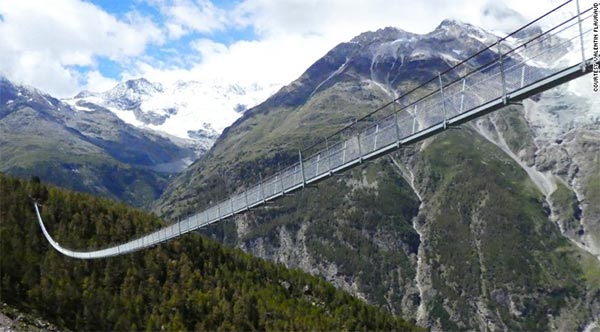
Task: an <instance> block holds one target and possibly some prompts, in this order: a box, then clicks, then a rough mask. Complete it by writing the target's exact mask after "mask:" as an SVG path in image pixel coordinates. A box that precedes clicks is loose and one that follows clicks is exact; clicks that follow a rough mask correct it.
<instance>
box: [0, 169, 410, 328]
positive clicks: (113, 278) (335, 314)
mask: <svg viewBox="0 0 600 332" xmlns="http://www.w3.org/2000/svg"><path fill="white" fill-rule="evenodd" d="M29 195H31V196H33V197H37V198H38V199H39V200H40V201H41V202H42V204H43V205H42V215H43V218H44V220H45V222H46V225H47V227H48V229H49V232H50V233H51V234H52V235H53V236H54V237H55V239H56V240H57V241H59V242H60V243H61V244H62V245H64V246H66V247H71V248H90V247H92V248H93V247H99V246H104V245H106V244H108V243H111V242H115V241H120V240H123V239H125V238H130V237H132V236H134V235H135V234H137V233H140V232H145V231H148V230H150V229H153V228H156V227H158V226H159V225H160V224H161V221H160V220H159V219H158V218H156V217H154V216H151V215H148V214H145V213H142V212H140V211H137V210H134V209H131V208H128V207H126V206H124V205H122V204H117V203H114V202H110V201H107V200H105V199H101V198H97V197H92V196H89V195H85V194H78V193H72V192H67V191H63V190H59V189H56V188H49V187H46V186H44V185H42V184H40V183H39V180H38V181H34V180H32V181H23V180H17V179H14V178H10V177H6V176H3V175H0V204H2V205H1V206H0V220H1V223H0V236H1V239H2V241H1V243H0V249H1V252H2V255H1V256H0V280H1V288H0V291H1V296H2V301H5V302H7V303H9V304H10V305H13V306H17V307H20V308H21V309H23V310H32V311H36V312H39V313H40V314H41V315H42V316H44V317H46V318H47V319H50V320H51V321H53V322H56V324H58V325H59V326H65V327H67V328H70V329H74V330H148V331H154V330H168V331H175V330H244V331H250V330H386V331H388V330H389V331H391V330H396V331H400V330H415V329H417V328H416V327H414V326H412V325H410V324H408V323H407V322H405V321H403V320H402V319H400V318H397V317H394V316H392V315H390V314H389V313H386V312H385V311H383V310H381V309H377V308H375V307H372V306H368V305H366V304H365V303H363V302H362V301H360V300H358V299H356V298H353V297H352V296H350V295H348V294H346V293H344V292H341V291H338V290H336V289H335V288H334V287H333V286H332V285H330V284H328V283H327V282H325V281H323V280H321V279H318V278H316V277H313V276H309V275H307V274H305V273H303V272H301V271H299V270H288V269H286V268H285V267H284V266H282V265H275V264H272V263H269V262H265V261H263V260H260V259H257V258H254V257H252V256H250V255H248V254H244V253H242V252H241V251H239V250H232V249H227V248H225V247H223V246H221V245H219V244H217V243H215V242H213V241H211V240H207V239H206V238H204V237H202V236H201V235H199V234H195V233H194V234H189V235H186V236H185V237H182V238H179V239H176V240H172V241H170V242H169V243H167V244H162V245H160V246H157V247H154V248H152V249H147V250H143V251H140V252H137V253H133V254H130V255H125V256H120V257H116V258H109V259H102V260H94V261H81V260H74V259H71V258H68V257H65V256H63V255H61V254H59V253H58V252H56V251H55V250H54V249H52V248H51V247H50V246H49V245H48V243H47V242H46V240H45V239H44V238H43V236H42V234H41V231H40V229H39V225H38V224H37V221H36V217H35V215H34V210H33V207H32V203H31V200H30V198H29Z"/></svg>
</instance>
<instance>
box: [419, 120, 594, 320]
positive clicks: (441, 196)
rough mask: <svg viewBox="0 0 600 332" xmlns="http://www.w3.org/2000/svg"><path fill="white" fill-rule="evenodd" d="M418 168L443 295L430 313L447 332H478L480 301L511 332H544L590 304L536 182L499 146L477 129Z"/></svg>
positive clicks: (450, 136) (439, 147) (446, 143)
mask: <svg viewBox="0 0 600 332" xmlns="http://www.w3.org/2000/svg"><path fill="white" fill-rule="evenodd" d="M419 168H420V169H421V174H420V176H419V178H421V179H423V180H422V181H423V183H422V184H423V185H424V187H425V188H427V200H428V201H429V202H431V204H430V205H428V206H427V209H426V210H427V213H426V218H427V221H428V223H429V225H430V226H429V236H430V241H429V243H430V245H429V246H428V247H427V260H428V263H429V264H431V266H432V268H433V270H432V280H433V287H434V288H435V289H436V291H437V292H436V294H437V295H436V296H435V297H434V299H433V300H432V301H431V302H430V303H428V306H429V310H430V312H431V313H432V315H433V317H434V318H436V319H440V320H441V322H442V327H443V328H444V329H457V328H465V327H466V328H475V327H476V326H477V325H476V322H475V321H474V319H473V317H472V313H473V312H476V311H477V310H478V309H477V305H476V303H475V302H476V301H475V298H476V297H478V296H480V297H483V298H484V299H486V300H487V309H488V310H490V311H491V312H494V313H497V314H498V316H499V318H500V319H501V320H502V321H503V323H504V324H506V326H507V327H508V328H509V329H512V330H516V329H518V330H521V329H525V330H539V329H545V328H547V327H548V313H553V315H558V313H559V312H560V311H561V309H563V308H567V307H568V306H569V305H573V304H574V303H577V304H578V305H579V304H580V300H582V299H583V298H585V296H584V294H585V289H586V281H588V282H589V281H590V279H589V277H585V271H583V270H582V268H581V266H580V265H579V264H578V262H579V261H580V259H579V257H578V254H579V252H578V251H577V250H576V249H575V248H574V247H573V246H572V244H571V243H570V242H568V241H567V240H566V239H565V238H564V237H562V236H561V235H560V232H559V230H558V228H557V227H556V225H555V224H553V223H551V222H550V221H549V220H548V218H547V215H546V213H547V211H545V210H544V208H543V204H542V201H543V200H542V196H541V194H540V193H539V192H538V191H537V190H536V188H535V187H534V185H533V183H532V182H531V181H530V180H529V178H528V177H527V174H526V173H525V172H524V171H523V170H522V169H521V168H520V167H519V166H518V165H517V164H516V163H515V162H513V161H512V160H511V159H510V158H508V157H507V156H506V155H504V154H503V153H502V152H501V151H500V150H499V149H498V148H497V147H496V146H494V145H492V144H491V143H489V142H487V141H485V140H484V139H482V138H480V137H479V136H477V135H474V134H473V133H472V132H470V130H461V131H453V132H449V133H445V134H443V135H440V136H439V138H437V139H436V140H435V143H432V144H431V145H428V147H427V148H426V149H425V151H424V153H423V154H422V155H421V161H420V167H419ZM587 287H590V288H592V289H593V287H594V285H593V281H592V284H588V285H587ZM511 306H512V307H513V308H516V310H517V311H518V312H520V315H515V314H514V311H513V312H511V310H510V309H509V308H510V307H511ZM492 319H494V318H492ZM458 320H460V321H462V322H467V323H466V326H457V325H455V323H454V322H456V321H458Z"/></svg>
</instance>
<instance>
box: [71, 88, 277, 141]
mask: <svg viewBox="0 0 600 332" xmlns="http://www.w3.org/2000/svg"><path fill="white" fill-rule="evenodd" d="M275 89H276V86H269V87H263V86H259V85H257V84H251V85H245V86H243V85H239V84H222V83H219V82H199V81H188V82H183V81H177V82H175V83H174V84H171V85H168V86H164V85H162V84H160V83H154V82H149V81H148V80H146V79H145V78H139V79H135V80H129V81H125V82H122V83H119V84H118V85H117V86H115V87H114V88H113V89H111V90H108V91H105V92H101V93H94V92H89V91H82V92H81V93H79V94H77V95H76V96H75V97H74V98H70V99H65V100H64V101H65V102H66V103H68V104H69V105H71V106H73V108H74V109H76V110H79V111H91V110H94V109H96V108H98V107H101V108H106V109H108V110H110V111H112V112H113V113H115V114H116V115H117V116H118V117H119V118H121V119H122V120H123V121H125V122H127V123H129V124H132V125H134V126H136V127H142V128H147V129H152V130H155V131H157V132H162V133H166V134H169V135H172V136H175V137H179V138H183V139H191V140H194V141H196V142H197V143H200V144H201V145H202V147H203V148H210V146H211V145H212V144H213V143H214V141H215V140H216V139H217V137H218V136H219V134H220V133H221V132H222V131H223V129H225V128H226V127H228V126H229V125H230V124H232V123H233V122H234V121H235V120H236V119H238V118H239V117H240V116H241V113H243V112H244V111H245V110H246V109H248V108H249V107H252V106H254V105H256V104H257V103H259V102H261V101H263V100H264V99H266V98H267V97H268V96H269V95H271V94H272V93H273V92H274V90H275Z"/></svg>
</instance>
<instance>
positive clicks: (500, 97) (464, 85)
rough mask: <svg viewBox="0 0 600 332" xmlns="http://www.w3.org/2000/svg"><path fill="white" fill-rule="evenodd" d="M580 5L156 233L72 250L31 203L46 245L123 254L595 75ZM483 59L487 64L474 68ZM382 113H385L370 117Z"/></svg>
mask: <svg viewBox="0 0 600 332" xmlns="http://www.w3.org/2000/svg"><path fill="white" fill-rule="evenodd" d="M580 5H581V4H580V2H579V0H575V1H573V0H570V1H567V2H565V3H563V4H561V5H560V6H558V7H556V8H554V9H553V10H551V11H549V12H548V13H546V14H544V15H542V16H540V17H539V18H537V19H535V20H533V21H531V22H529V23H528V24H526V25H524V26H523V27H521V28H519V29H517V30H516V31H514V32H513V33H511V34H509V35H507V36H506V37H504V38H500V39H498V40H497V41H496V42H495V43H493V44H492V45H489V46H488V47H485V48H483V49H481V50H480V51H479V52H477V53H475V54H473V55H471V56H470V57H468V58H467V59H464V60H462V61H460V62H459V63H457V64H455V65H454V66H453V67H451V68H450V69H448V70H446V71H444V72H442V73H439V75H437V76H436V77H432V78H431V79H430V80H428V81H427V82H425V83H423V84H421V85H420V86H418V87H416V88H414V89H412V90H411V91H409V92H407V93H404V94H403V95H401V96H400V97H398V98H396V99H394V100H393V101H391V102H389V103H387V104H385V105H383V106H382V107H380V108H378V109H376V110H374V111H373V112H372V113H370V114H368V115H366V116H365V117H363V118H361V119H359V120H357V121H356V122H355V123H354V124H353V125H351V126H348V127H346V128H344V129H343V130H340V131H338V132H337V133H335V134H333V135H331V136H329V137H328V138H327V139H325V140H324V141H323V142H320V145H318V147H320V149H318V150H316V152H315V153H312V154H311V155H310V156H308V157H305V156H303V152H304V154H306V151H309V150H315V149H314V147H315V146H312V147H311V149H305V150H304V151H300V152H299V153H298V160H297V162H296V163H295V164H293V165H291V166H289V167H287V168H285V169H283V170H282V171H280V172H278V173H277V174H275V175H273V176H271V177H269V178H267V179H264V180H261V181H260V182H259V183H256V184H255V185H254V186H251V187H250V188H247V189H245V190H243V191H241V192H240V193H238V194H235V195H233V196H231V197H229V198H228V199H226V200H224V201H222V202H220V203H218V204H214V205H213V206H211V207H209V208H208V209H206V210H203V211H200V212H198V213H196V214H194V215H191V216H188V217H186V218H184V219H182V220H180V221H178V222H175V223H172V224H170V225H169V226H166V227H164V228H162V229H159V230H157V231H155V232H152V233H150V234H146V235H143V236H141V237H138V238H136V239H133V240H131V241H129V242H126V243H122V244H119V245H114V246H110V247H107V248H104V249H99V250H90V251H75V250H71V249H67V248H64V247H62V246H61V245H60V244H59V243H58V242H56V241H55V240H54V239H53V238H52V237H51V236H50V234H49V233H48V231H47V229H46V227H45V225H44V222H43V220H42V217H41V214H40V210H39V207H38V204H37V203H34V207H35V211H36V214H37V218H38V221H39V224H40V227H41V229H42V232H43V234H44V236H45V237H46V239H47V240H48V242H49V243H50V244H51V245H52V247H54V248H55V249H56V250H58V251H59V252H61V253H62V254H64V255H66V256H70V257H74V258H79V259H95V258H105V257H111V256H118V255H124V254H127V253H131V252H134V251H137V250H141V249H144V248H148V247H151V246H154V245H156V244H159V243H161V242H165V241H168V240H170V239H172V238H175V237H178V236H181V235H184V234H186V233H188V232H191V231H194V230H197V229H199V228H202V227H206V226H208V225H210V224H213V223H216V222H219V221H221V220H223V219H227V218H230V217H232V216H235V215H237V214H241V213H244V212H246V211H248V210H250V209H252V208H256V207H260V206H262V205H264V204H266V203H267V202H272V201H275V200H277V199H279V198H281V197H283V196H284V195H286V194H289V193H292V192H295V191H298V190H302V189H303V188H305V187H306V186H307V185H311V184H315V183H317V182H320V181H323V180H325V179H327V178H329V177H331V176H332V175H334V174H337V173H341V172H344V171H347V170H349V169H351V168H353V167H356V166H358V165H360V164H361V163H363V162H365V161H368V160H373V159H376V158H379V157H381V156H384V155H386V154H388V153H391V152H393V151H396V150H397V149H399V148H401V147H402V146H406V145H409V144H414V143H416V142H419V141H422V140H424V139H425V138H428V137H431V136H433V135H436V134H438V133H440V132H442V131H444V130H447V129H449V128H451V127H453V126H457V125H460V124H463V123H466V122H468V121H470V120H473V119H475V118H478V117H481V116H483V115H486V114H489V113H490V112H493V111H496V110H499V109H501V108H503V107H505V106H506V105H509V104H512V103H518V102H520V101H522V100H524V99H526V98H528V97H531V96H533V95H535V94H538V93H540V92H543V91H546V90H548V89H551V88H553V87H556V86H558V85H560V84H563V83H566V82H569V81H571V80H574V79H576V78H579V77H581V76H583V75H586V74H589V73H592V72H594V73H595V74H596V73H598V67H599V65H600V62H599V58H598V48H597V46H596V48H595V49H594V47H593V44H594V43H593V41H594V39H595V40H596V43H597V38H598V26H597V14H596V16H594V12H595V11H596V13H597V8H595V7H593V6H589V7H583V8H582V7H581V6H580ZM569 13H577V14H576V15H572V14H569ZM542 25H545V31H543V32H538V33H534V35H532V36H529V38H526V40H524V39H523V38H518V36H521V35H523V34H524V32H526V31H532V29H531V28H532V27H536V26H542ZM594 29H595V30H594ZM596 45H597V44H596ZM482 59H488V60H487V61H486V62H485V63H484V64H483V65H478V66H475V65H474V64H475V63H481V61H482ZM490 59H491V60H490ZM590 89H592V86H591V84H590ZM385 112H387V113H389V114H386V115H385V116H380V117H379V119H378V120H376V121H373V120H372V119H373V118H374V116H375V115H380V114H384V113H385Z"/></svg>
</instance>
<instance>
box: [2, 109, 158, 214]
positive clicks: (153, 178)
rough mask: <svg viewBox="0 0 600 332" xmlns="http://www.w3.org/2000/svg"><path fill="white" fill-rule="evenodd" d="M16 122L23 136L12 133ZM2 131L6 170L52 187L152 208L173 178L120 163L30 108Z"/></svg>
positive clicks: (4, 124) (7, 121) (4, 123)
mask: <svg viewBox="0 0 600 332" xmlns="http://www.w3.org/2000/svg"><path fill="white" fill-rule="evenodd" d="M14 119H18V123H19V124H18V126H19V127H18V128H19V130H18V131H14V130H13V129H12V126H13V125H14V123H13V122H14V121H17V120H14ZM0 132H1V135H0V142H1V145H0V149H1V150H0V151H1V155H2V158H0V170H2V171H4V172H8V173H10V174H13V175H16V176H21V177H23V178H27V177H30V176H33V175H36V176H39V177H40V178H41V179H42V180H44V181H46V182H48V183H51V184H55V185H60V186H62V187H67V188H71V189H74V190H77V191H82V192H88V193H92V194H95V195H101V196H104V197H108V198H111V199H119V200H123V201H125V202H127V203H129V204H132V205H134V206H138V207H141V206H147V205H149V203H150V202H152V201H153V200H154V199H156V198H157V197H158V196H159V195H160V194H161V193H162V190H163V189H164V187H165V186H166V182H167V175H165V174H161V173H158V172H153V171H151V170H147V169H143V168H141V167H133V166H131V165H127V164H126V163H123V162H120V161H118V160H116V159H114V158H113V157H111V156H110V155H109V154H108V153H107V152H106V151H103V150H102V149H101V148H99V147H98V146H95V145H93V144H91V143H89V142H87V141H85V140H84V139H82V138H81V137H80V136H78V135H77V134H76V133H74V132H72V131H68V130H66V129H65V127H63V126H61V125H59V124H58V123H55V122H53V121H47V120H46V119H45V118H44V117H42V116H40V115H39V114H38V113H37V112H36V111H34V110H32V109H30V108H27V107H25V108H22V109H19V110H18V111H16V112H15V113H12V114H10V115H8V116H7V117H6V118H3V119H2V122H1V123H0ZM40 132H45V133H46V135H42V134H40Z"/></svg>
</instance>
